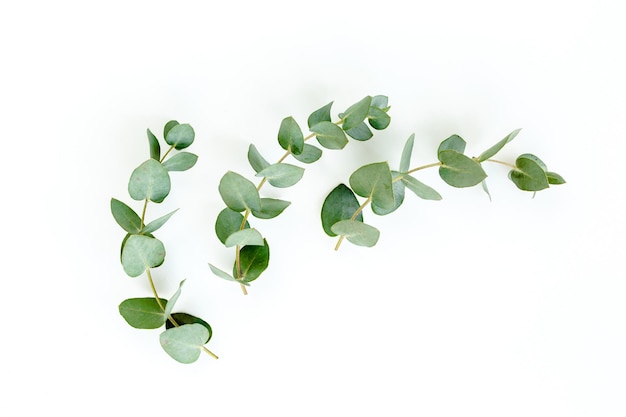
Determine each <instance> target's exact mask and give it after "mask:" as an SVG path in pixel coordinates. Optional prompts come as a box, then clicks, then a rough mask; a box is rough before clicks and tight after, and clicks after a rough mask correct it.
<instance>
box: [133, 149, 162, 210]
mask: <svg viewBox="0 0 626 417" xmlns="http://www.w3.org/2000/svg"><path fill="white" fill-rule="evenodd" d="M171 186H172V185H171V182H170V176H169V174H168V173H167V170H166V169H165V168H164V167H163V165H161V163H160V162H159V161H156V160H154V159H148V160H147V161H146V162H144V163H143V164H141V165H139V166H138V167H137V168H135V170H134V171H133V173H132V174H131V176H130V180H129V182H128V193H129V194H130V196H131V198H132V199H133V200H145V199H149V200H151V201H154V202H155V203H160V202H162V201H163V200H165V197H167V195H168V194H169V192H170V188H171Z"/></svg>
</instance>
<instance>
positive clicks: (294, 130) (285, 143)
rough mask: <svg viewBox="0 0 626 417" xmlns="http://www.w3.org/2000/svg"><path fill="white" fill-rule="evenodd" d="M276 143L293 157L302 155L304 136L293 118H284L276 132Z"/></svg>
mask: <svg viewBox="0 0 626 417" xmlns="http://www.w3.org/2000/svg"><path fill="white" fill-rule="evenodd" d="M278 143H279V144H280V146H281V147H282V148H283V149H285V150H287V151H289V152H291V153H292V154H294V155H299V154H301V153H302V149H303V148H304V135H302V130H301V129H300V126H298V123H297V122H296V121H295V120H294V118H293V117H285V118H284V119H283V121H282V122H281V124H280V128H279V130H278Z"/></svg>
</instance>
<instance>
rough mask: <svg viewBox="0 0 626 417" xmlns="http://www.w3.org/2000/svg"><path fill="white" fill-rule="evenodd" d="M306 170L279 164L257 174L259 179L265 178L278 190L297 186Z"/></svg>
mask: <svg viewBox="0 0 626 417" xmlns="http://www.w3.org/2000/svg"><path fill="white" fill-rule="evenodd" d="M303 175H304V168H302V167H299V166H296V165H291V164H285V163H278V164H272V165H270V166H268V167H267V168H265V169H263V170H262V171H260V172H259V173H258V174H256V176H257V177H265V178H267V181H268V182H269V183H270V184H272V185H273V186H274V187H277V188H287V187H291V186H292V185H294V184H296V183H297V182H298V181H300V180H301V179H302V176H303Z"/></svg>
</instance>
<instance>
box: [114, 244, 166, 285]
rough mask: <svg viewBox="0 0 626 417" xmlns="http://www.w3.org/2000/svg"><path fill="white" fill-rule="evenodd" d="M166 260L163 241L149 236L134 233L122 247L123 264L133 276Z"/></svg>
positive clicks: (125, 269)
mask: <svg viewBox="0 0 626 417" xmlns="http://www.w3.org/2000/svg"><path fill="white" fill-rule="evenodd" d="M164 260H165V247H164V246H163V243H162V242H161V241H160V240H158V239H156V238H154V237H149V236H143V235H132V236H130V237H129V238H128V239H127V240H126V242H125V243H124V247H123V249H122V266H123V267H124V271H125V272H126V274H128V275H129V276H131V277H138V276H139V275H141V274H143V273H144V271H146V269H148V268H155V267H157V266H159V265H161V264H162V263H163V261H164Z"/></svg>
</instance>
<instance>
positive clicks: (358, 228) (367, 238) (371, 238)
mask: <svg viewBox="0 0 626 417" xmlns="http://www.w3.org/2000/svg"><path fill="white" fill-rule="evenodd" d="M332 230H333V233H336V234H338V235H341V236H345V237H346V239H348V241H350V242H351V243H354V244H355V245H358V246H366V247H372V246H374V245H375V244H376V242H378V238H379V237H380V232H379V231H378V229H376V228H375V227H372V226H370V225H368V224H365V223H362V222H359V221H356V220H342V221H340V222H338V223H335V224H334V225H333V227H332Z"/></svg>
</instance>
